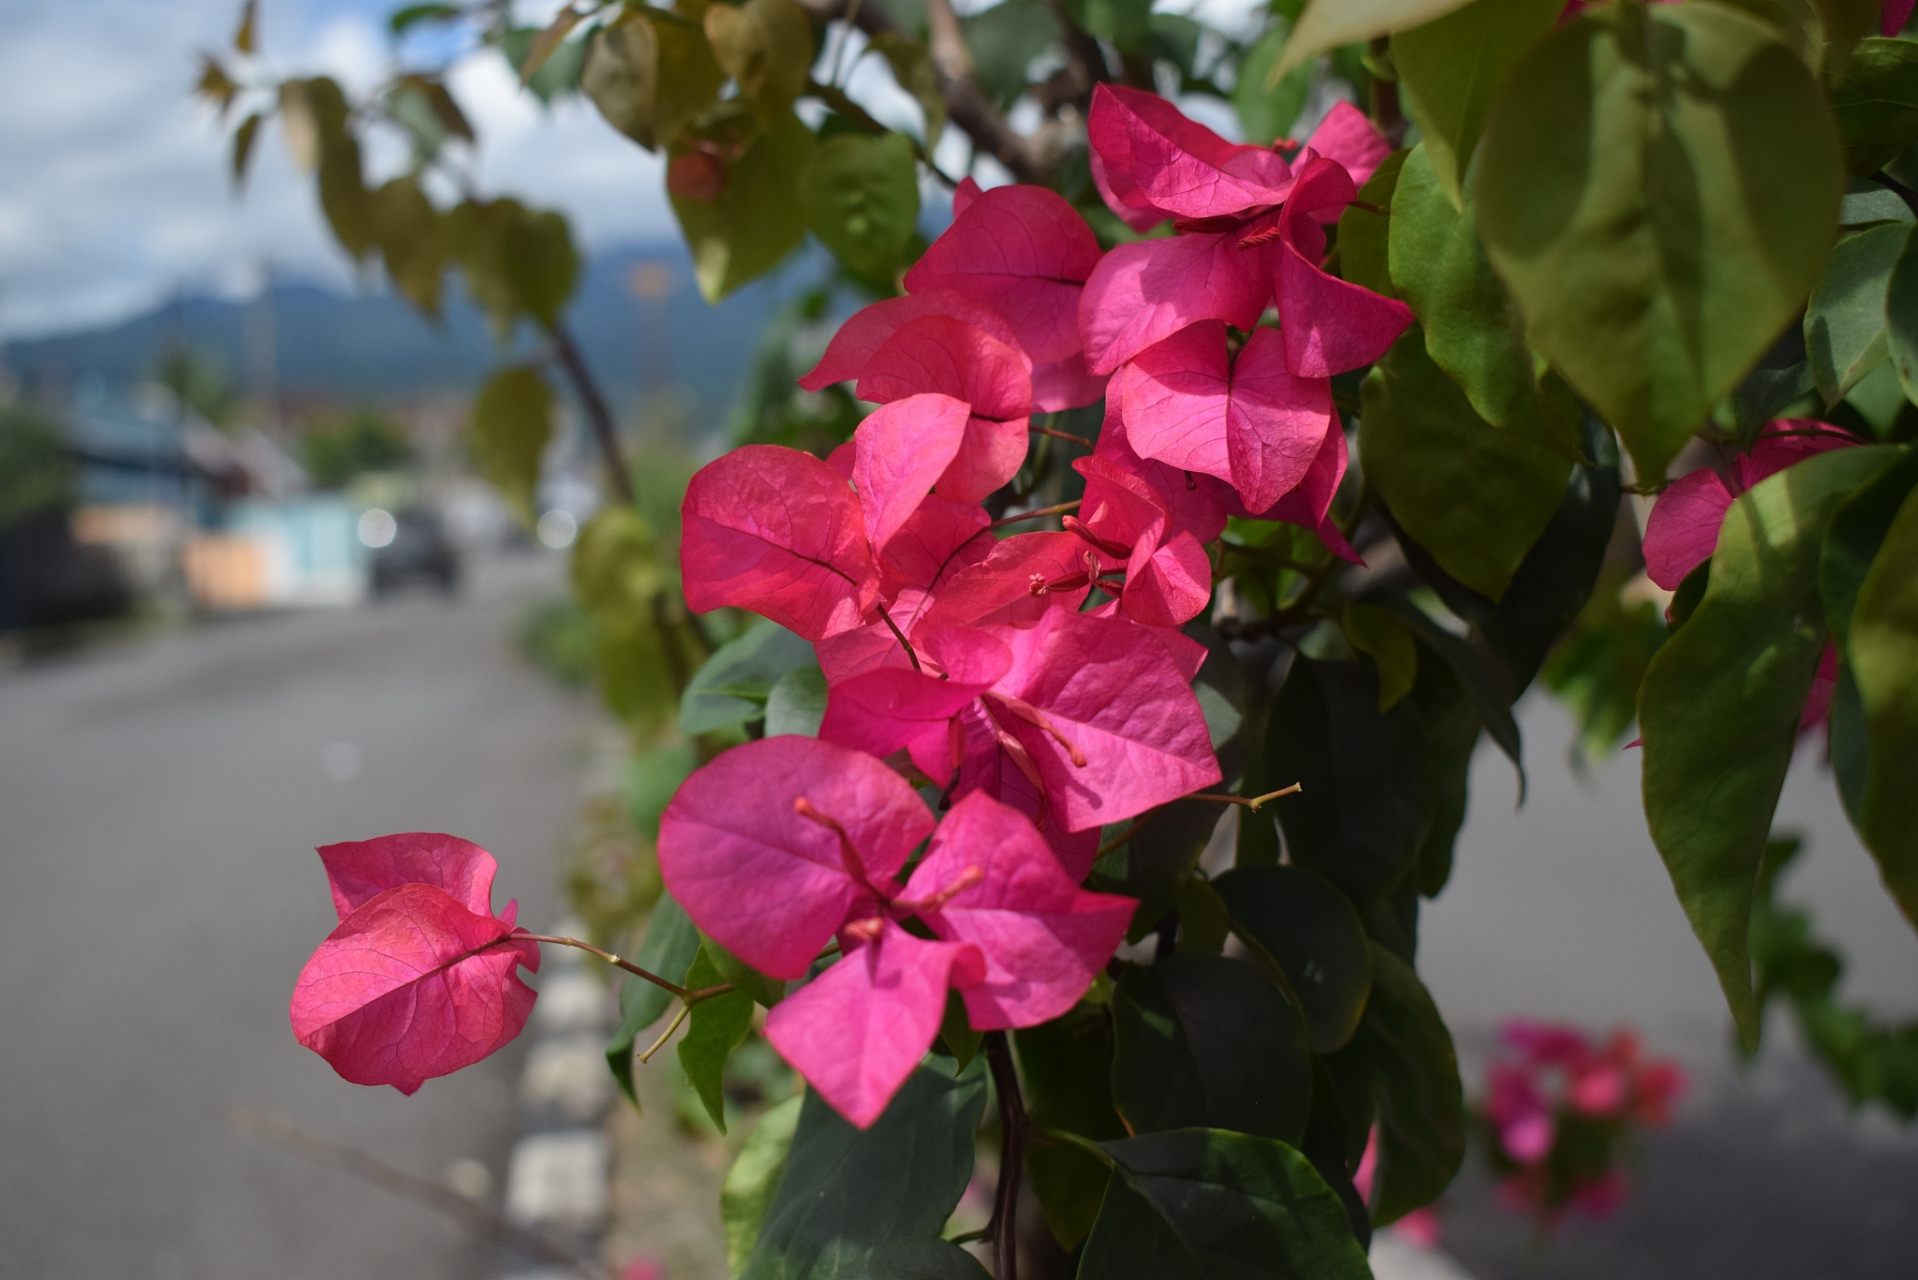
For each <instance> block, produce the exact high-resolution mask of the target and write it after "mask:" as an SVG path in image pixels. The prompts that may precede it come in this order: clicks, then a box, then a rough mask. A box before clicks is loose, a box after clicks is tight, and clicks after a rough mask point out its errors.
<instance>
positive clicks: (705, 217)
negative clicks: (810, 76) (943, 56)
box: [672, 4, 813, 302]
mask: <svg viewBox="0 0 1918 1280" xmlns="http://www.w3.org/2000/svg"><path fill="white" fill-rule="evenodd" d="M727 7H728V6H726V5H723V4H716V5H714V6H713V7H712V9H710V10H708V12H709V13H711V12H717V11H719V10H721V9H725V8H727ZM812 149H813V136H812V133H811V132H810V131H809V130H808V129H807V128H806V126H805V125H803V124H801V123H800V122H799V118H798V117H797V116H795V115H793V114H792V113H791V112H787V113H786V114H785V115H783V116H779V117H776V118H774V119H773V120H771V121H769V122H768V123H767V125H766V127H765V129H764V131H763V132H761V133H759V134H758V136H757V137H756V138H755V139H754V140H753V142H752V144H751V145H750V146H748V147H747V148H746V150H745V152H744V153H743V154H741V155H740V156H739V158H738V159H737V160H734V161H732V162H731V163H729V164H727V166H726V185H725V186H724V188H722V189H721V190H720V192H719V194H718V195H717V196H715V197H714V198H713V199H711V200H696V199H691V198H688V197H685V196H674V197H673V198H672V205H673V212H674V214H676V215H677V216H678V218H679V225H680V228H681V229H682V230H683V231H684V232H685V233H686V244H687V247H688V248H690V249H691V250H692V253H693V274H694V276H695V278H697V280H698V281H699V290H700V292H701V293H702V294H703V295H705V298H706V301H708V302H718V301H719V300H720V299H721V298H723V297H725V296H726V295H727V294H729V293H731V292H732V291H733V290H735V289H737V288H738V287H739V286H740V285H742V284H745V283H746V282H747V281H749V280H752V279H754V278H756V277H758V276H762V275H764V274H765V273H766V272H768V271H770V270H772V269H773V267H775V266H777V265H778V263H779V260H780V259H781V258H783V257H785V256H786V255H787V254H788V253H789V252H791V251H792V250H793V249H794V248H796V247H797V246H798V244H799V242H800V241H801V240H803V239H805V238H806V211H805V208H804V207H803V206H802V205H801V204H800V202H799V175H800V173H801V172H802V171H804V169H805V167H806V160H807V158H808V157H809V156H810V155H811V154H812ZM685 154H687V149H686V139H685V138H684V137H682V138H681V139H680V141H679V143H677V144H675V146H674V148H673V156H674V158H675V159H677V158H678V157H680V156H682V155H685Z"/></svg>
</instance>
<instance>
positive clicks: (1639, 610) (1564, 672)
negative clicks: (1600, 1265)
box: [1542, 571, 1665, 762]
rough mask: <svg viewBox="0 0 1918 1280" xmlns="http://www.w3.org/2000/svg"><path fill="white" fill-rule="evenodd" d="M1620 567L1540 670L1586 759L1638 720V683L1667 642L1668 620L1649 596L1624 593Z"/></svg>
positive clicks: (1615, 743) (1604, 751)
mask: <svg viewBox="0 0 1918 1280" xmlns="http://www.w3.org/2000/svg"><path fill="white" fill-rule="evenodd" d="M1622 585H1623V583H1622V581H1621V574H1620V572H1618V571H1614V572H1613V573H1611V574H1609V575H1607V576H1605V577H1601V578H1600V579H1599V584H1598V586H1597V588H1596V589H1595V590H1594V591H1593V592H1592V597H1591V600H1590V601H1589V602H1588V603H1587V605H1586V606H1585V609H1584V611H1583V612H1582V613H1581V614H1580V615H1579V618H1578V623H1577V626H1576V627H1575V628H1574V630H1573V632H1572V634H1571V635H1570V636H1568V637H1567V638H1566V640H1565V643H1564V644H1562V645H1560V646H1559V647H1558V649H1557V650H1556V651H1554V652H1553V654H1552V656H1551V658H1550V660H1549V661H1547V662H1546V664H1545V669H1544V671H1543V673H1542V675H1543V678H1544V681H1545V685H1546V687H1547V688H1549V689H1550V690H1551V691H1552V693H1553V695H1554V696H1556V697H1557V698H1558V699H1559V700H1560V701H1561V702H1564V703H1565V704H1566V705H1567V706H1568V707H1570V708H1571V710H1572V712H1573V714H1574V715H1576V716H1577V718H1578V723H1579V748H1580V750H1581V751H1582V752H1583V753H1584V757H1585V759H1586V760H1587V761H1588V762H1596V761H1598V760H1600V759H1602V758H1604V757H1605V756H1608V755H1610V754H1611V753H1612V752H1614V751H1617V750H1618V748H1619V746H1620V745H1621V744H1622V743H1623V742H1624V741H1625V735H1626V733H1627V731H1629V730H1630V729H1631V727H1632V725H1633V724H1634V723H1636V722H1637V720H1638V686H1639V684H1640V683H1641V682H1642V681H1643V680H1644V678H1645V667H1646V665H1647V664H1648V663H1649V662H1650V661H1651V658H1652V655H1653V654H1654V653H1657V652H1658V647H1659V646H1660V645H1661V644H1663V643H1664V642H1665V624H1664V620H1663V619H1661V618H1660V617H1659V616H1658V607H1657V606H1656V605H1655V604H1654V603H1653V602H1652V601H1651V600H1648V599H1638V600H1634V601H1632V602H1631V603H1629V604H1628V603H1627V602H1626V601H1624V600H1623V599H1622V598H1621V597H1620V591H1619V588H1620V587H1621V586H1622Z"/></svg>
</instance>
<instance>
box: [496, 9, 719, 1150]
mask: <svg viewBox="0 0 1918 1280" xmlns="http://www.w3.org/2000/svg"><path fill="white" fill-rule="evenodd" d="M585 16H586V15H585V14H583V13H581V12H580V11H579V10H577V9H575V8H573V7H572V6H571V5H568V6H566V8H564V9H561V10H560V11H559V12H558V13H557V14H555V15H554V17H553V20H552V21H551V22H549V23H547V24H546V26H545V27H543V28H542V29H541V30H540V33H539V35H537V36H536V37H534V39H533V44H532V47H531V48H529V49H528V50H527V51H526V56H525V57H524V58H523V59H521V60H520V64H519V82H520V83H521V84H522V85H523V84H525V83H526V82H527V81H528V80H531V79H532V78H533V76H534V75H535V74H536V73H537V72H538V71H539V69H540V68H541V67H543V66H545V65H546V60H547V59H548V58H550V57H552V56H553V53H554V52H555V51H556V50H557V49H558V48H559V46H560V43H561V42H562V41H564V40H565V39H566V37H567V36H569V35H571V34H572V31H573V28H574V27H577V26H578V25H579V24H580V20H581V19H582V18H584V17H585ZM722 1127H723V1126H722Z"/></svg>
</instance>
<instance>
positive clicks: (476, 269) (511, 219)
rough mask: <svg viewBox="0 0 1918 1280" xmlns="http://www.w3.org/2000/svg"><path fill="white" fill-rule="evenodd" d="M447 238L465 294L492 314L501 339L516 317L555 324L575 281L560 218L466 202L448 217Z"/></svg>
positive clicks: (508, 205)
mask: <svg viewBox="0 0 1918 1280" xmlns="http://www.w3.org/2000/svg"><path fill="white" fill-rule="evenodd" d="M446 237H447V247H448V248H449V249H450V250H451V251H452V253H453V256H454V257H455V258H456V259H458V261H459V263H460V266H461V267H462V268H463V269H464V270H465V273H466V287H467V290H468V292H470V293H471V294H472V295H473V300H474V301H476V302H478V303H479V304H480V305H481V306H483V307H485V308H486V310H487V311H488V312H490V313H491V314H492V316H493V322H494V325H495V328H496V331H497V332H498V333H499V335H500V336H501V337H502V338H504V337H506V336H507V335H508V334H509V333H510V332H511V330H512V326H513V322H514V321H515V320H516V319H518V318H519V317H520V316H529V317H531V318H532V319H533V320H535V321H537V322H538V323H539V324H540V325H542V326H543V327H545V328H548V329H551V328H552V327H553V326H555V325H556V324H558V323H559V314H560V312H561V311H562V310H563V309H564V308H565V306H566V301H567V299H569V298H571V297H572V296H573V287H574V285H575V284H577V283H578V279H579V254H578V253H577V252H576V251H575V250H574V248H573V238H572V232H571V231H570V230H569V229H568V227H567V224H566V219H565V218H564V217H562V216H561V215H559V214H557V213H554V212H552V211H551V210H536V209H528V208H527V207H526V206H524V205H522V204H520V203H519V202H518V201H517V200H511V199H499V200H492V201H487V202H480V201H474V200H468V201H465V202H464V203H462V204H459V205H457V206H455V207H454V208H453V209H452V210H451V211H450V212H449V213H448V214H447V216H446Z"/></svg>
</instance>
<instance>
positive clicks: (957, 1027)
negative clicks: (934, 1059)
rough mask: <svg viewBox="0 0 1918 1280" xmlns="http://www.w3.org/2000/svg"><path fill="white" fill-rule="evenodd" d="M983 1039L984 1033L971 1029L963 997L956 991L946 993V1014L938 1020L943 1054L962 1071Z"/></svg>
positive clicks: (970, 1021)
mask: <svg viewBox="0 0 1918 1280" xmlns="http://www.w3.org/2000/svg"><path fill="white" fill-rule="evenodd" d="M985 1038H986V1037H985V1033H984V1032H980V1031H974V1030H973V1029H972V1019H971V1018H969V1017H967V1016H966V1001H965V997H963V996H961V995H960V994H959V993H958V992H957V991H948V992H946V1012H945V1015H944V1016H943V1017H941V1018H940V1019H939V1043H940V1044H941V1045H943V1046H944V1050H943V1052H945V1053H946V1054H948V1055H949V1056H950V1057H951V1058H952V1060H953V1061H954V1062H955V1063H957V1064H958V1066H959V1068H960V1070H964V1069H965V1066H966V1064H967V1063H969V1062H971V1061H972V1059H973V1055H974V1054H976V1053H978V1052H979V1046H980V1045H981V1044H982V1043H984V1041H985Z"/></svg>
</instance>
